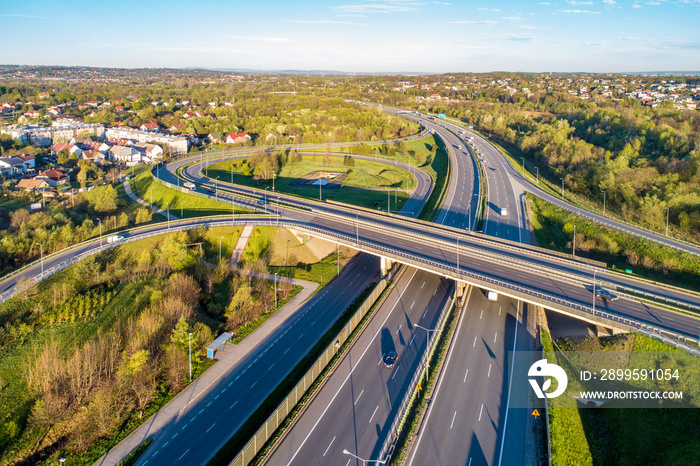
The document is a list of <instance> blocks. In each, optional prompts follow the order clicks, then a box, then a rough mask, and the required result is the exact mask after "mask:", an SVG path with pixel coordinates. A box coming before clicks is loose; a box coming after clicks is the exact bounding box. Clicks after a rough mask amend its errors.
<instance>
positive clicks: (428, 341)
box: [413, 324, 442, 383]
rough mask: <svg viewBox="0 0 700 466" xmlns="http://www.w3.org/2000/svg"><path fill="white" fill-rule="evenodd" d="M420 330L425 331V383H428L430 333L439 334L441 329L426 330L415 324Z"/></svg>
mask: <svg viewBox="0 0 700 466" xmlns="http://www.w3.org/2000/svg"><path fill="white" fill-rule="evenodd" d="M413 325H414V326H416V327H418V328H422V329H423V330H425V382H426V383H427V382H428V374H429V373H430V355H429V354H428V345H429V344H430V332H439V331H440V330H442V329H441V328H432V329H431V328H425V327H423V326H422V325H420V324H413Z"/></svg>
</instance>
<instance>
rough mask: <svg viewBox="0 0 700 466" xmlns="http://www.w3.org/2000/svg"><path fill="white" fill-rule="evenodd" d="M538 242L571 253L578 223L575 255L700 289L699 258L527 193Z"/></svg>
mask: <svg viewBox="0 0 700 466" xmlns="http://www.w3.org/2000/svg"><path fill="white" fill-rule="evenodd" d="M528 204H529V206H530V211H531V212H532V224H533V227H534V230H535V238H536V239H537V243H538V244H539V245H540V246H542V247H545V248H549V249H554V250H557V251H561V252H566V253H571V251H572V246H573V233H574V225H575V226H576V256H578V257H586V258H590V259H595V260H598V261H602V262H605V263H607V264H608V267H609V268H611V269H614V270H618V271H620V272H623V273H624V272H625V271H626V270H631V271H632V273H633V274H635V275H638V276H640V277H644V278H649V279H652V280H656V281H660V282H666V283H669V284H672V285H677V286H682V287H685V288H690V289H693V290H696V291H700V259H699V258H697V257H695V256H693V255H690V254H686V253H682V252H680V251H678V250H676V249H673V248H670V247H665V246H661V245H659V244H657V243H655V242H653V241H648V240H645V239H641V238H638V237H636V236H633V235H630V234H627V233H623V232H620V231H618V230H615V229H610V228H606V227H604V226H602V225H600V224H598V223H595V222H591V221H588V220H586V219H584V218H582V217H579V216H577V215H574V214H572V213H570V212H568V211H565V210H564V209H561V208H559V207H557V206H555V205H553V204H550V203H548V202H546V201H543V200H542V199H539V198H537V197H535V196H532V195H530V194H528Z"/></svg>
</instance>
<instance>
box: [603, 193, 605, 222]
mask: <svg viewBox="0 0 700 466" xmlns="http://www.w3.org/2000/svg"><path fill="white" fill-rule="evenodd" d="M603 217H605V191H603Z"/></svg>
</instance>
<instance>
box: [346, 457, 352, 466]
mask: <svg viewBox="0 0 700 466" xmlns="http://www.w3.org/2000/svg"><path fill="white" fill-rule="evenodd" d="M350 461H352V458H350V459H349V460H348V462H347V463H345V466H348V465H349V464H350Z"/></svg>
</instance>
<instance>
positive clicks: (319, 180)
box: [318, 176, 323, 201]
mask: <svg viewBox="0 0 700 466" xmlns="http://www.w3.org/2000/svg"><path fill="white" fill-rule="evenodd" d="M318 200H319V201H322V200H323V183H321V177H320V176H319V177H318Z"/></svg>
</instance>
